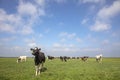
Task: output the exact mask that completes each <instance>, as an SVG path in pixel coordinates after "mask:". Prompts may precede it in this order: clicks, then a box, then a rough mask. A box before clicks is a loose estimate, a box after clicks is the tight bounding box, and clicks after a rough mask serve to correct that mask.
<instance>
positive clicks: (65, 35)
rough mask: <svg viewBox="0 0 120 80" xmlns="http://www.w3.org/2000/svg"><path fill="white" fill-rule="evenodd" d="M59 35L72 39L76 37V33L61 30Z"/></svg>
mask: <svg viewBox="0 0 120 80" xmlns="http://www.w3.org/2000/svg"><path fill="white" fill-rule="evenodd" d="M59 36H60V37H65V38H68V39H73V38H75V37H76V33H71V34H69V33H67V32H62V33H60V34H59Z"/></svg>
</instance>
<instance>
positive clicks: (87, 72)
mask: <svg viewBox="0 0 120 80" xmlns="http://www.w3.org/2000/svg"><path fill="white" fill-rule="evenodd" d="M16 60H17V58H0V80H120V58H103V62H102V63H97V62H96V61H95V59H94V58H89V59H88V61H87V62H83V61H81V60H80V59H74V60H73V59H70V60H68V61H67V62H61V61H60V60H59V59H54V60H52V61H50V60H46V62H45V64H44V68H43V69H42V72H41V74H40V75H39V76H35V67H34V59H33V58H27V61H26V62H21V63H17V62H16Z"/></svg>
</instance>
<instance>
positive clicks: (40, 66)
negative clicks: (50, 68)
mask: <svg viewBox="0 0 120 80" xmlns="http://www.w3.org/2000/svg"><path fill="white" fill-rule="evenodd" d="M42 66H43V64H39V67H38V75H40V73H41V72H40V71H41V69H42Z"/></svg>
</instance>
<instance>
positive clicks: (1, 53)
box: [0, 0, 120, 57]
mask: <svg viewBox="0 0 120 80" xmlns="http://www.w3.org/2000/svg"><path fill="white" fill-rule="evenodd" d="M34 47H38V48H41V51H42V52H44V53H45V55H46V56H47V55H51V56H70V57H71V56H75V57H76V56H90V57H95V56H96V55H98V54H102V55H103V56H104V57H120V0H11V1H10V0H0V57H18V56H21V55H26V56H28V57H31V56H32V54H31V51H30V48H34Z"/></svg>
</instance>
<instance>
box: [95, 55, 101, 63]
mask: <svg viewBox="0 0 120 80" xmlns="http://www.w3.org/2000/svg"><path fill="white" fill-rule="evenodd" d="M96 61H97V62H101V61H102V54H100V55H96Z"/></svg>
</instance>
